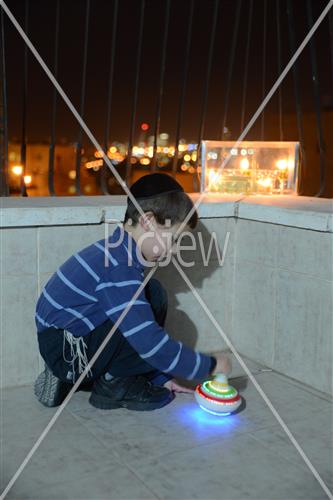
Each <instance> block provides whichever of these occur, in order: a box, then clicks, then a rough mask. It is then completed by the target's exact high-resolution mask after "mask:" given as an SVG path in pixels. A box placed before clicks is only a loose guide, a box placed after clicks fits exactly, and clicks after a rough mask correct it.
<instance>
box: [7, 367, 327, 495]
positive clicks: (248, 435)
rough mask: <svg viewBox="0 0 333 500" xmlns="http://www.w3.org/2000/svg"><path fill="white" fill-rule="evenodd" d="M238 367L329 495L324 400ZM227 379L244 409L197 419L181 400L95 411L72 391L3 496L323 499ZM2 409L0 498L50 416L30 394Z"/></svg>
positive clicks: (264, 417)
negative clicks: (151, 407) (143, 409)
mask: <svg viewBox="0 0 333 500" xmlns="http://www.w3.org/2000/svg"><path fill="white" fill-rule="evenodd" d="M248 366H249V367H250V369H251V371H252V372H253V373H254V374H255V376H256V378H257V380H258V382H259V384H260V385H261V387H262V388H263V390H264V391H265V392H266V394H267V395H268V397H269V398H270V399H271V401H272V403H273V404H274V406H275V408H276V409H277V410H278V412H279V414H280V415H281V417H282V418H283V419H284V421H285V422H286V423H287V425H288V427H289V429H290V430H291V432H292V433H293V435H294V436H295V438H296V439H297V441H298V443H299V444H300V446H301V447H302V448H303V450H304V451H305V453H306V454H307V456H308V458H309V459H310V460H311V462H312V464H313V466H314V467H315V468H316V469H317V471H318V472H319V474H320V475H321V477H322V479H323V480H324V481H325V482H326V484H327V485H328V487H329V488H330V489H331V490H332V489H333V480H332V404H331V402H330V401H329V400H328V398H326V397H325V396H324V395H323V394H317V393H316V392H315V391H313V390H310V389H308V388H307V387H305V386H303V385H301V384H298V383H296V382H294V381H291V380H289V379H287V378H285V377H283V376H281V375H278V374H276V373H273V372H269V371H268V372H266V371H263V372H259V370H260V367H259V365H256V364H255V363H251V362H248ZM232 377H233V378H232V382H231V383H232V385H234V386H235V387H237V388H239V390H240V392H241V394H242V396H243V397H244V398H245V399H246V409H245V410H244V411H243V412H242V413H239V414H237V415H232V416H229V417H225V418H223V417H215V416H213V415H210V414H206V413H204V412H203V411H202V410H201V409H200V408H199V407H198V406H197V404H196V402H195V400H194V398H193V397H192V395H188V394H181V395H178V396H177V397H176V399H175V400H174V401H173V402H172V403H171V404H170V405H168V406H167V407H165V408H163V409H161V410H157V411H154V412H147V413H140V412H129V411H127V410H113V411H109V412H108V411H101V410H96V409H95V408H93V407H91V406H90V405H89V403H88V396H89V394H88V393H85V392H79V393H77V394H75V396H74V397H73V398H72V400H71V401H70V403H69V405H68V406H67V408H66V409H65V410H64V411H63V413H62V414H61V415H60V417H59V418H58V420H57V421H56V423H55V425H54V427H53V428H52V429H51V430H50V432H49V433H48V434H47V436H46V438H45V440H44V441H43V442H42V444H41V445H40V447H39V448H38V450H37V451H36V453H35V454H34V455H33V457H32V459H31V460H30V461H29V463H28V465H27V466H26V468H25V469H24V471H23V472H22V474H21V475H20V476H19V478H18V480H17V482H16V483H15V484H14V486H13V488H12V489H11V491H10V492H9V493H8V496H7V497H6V498H8V499H16V498H19V499H28V498H29V499H34V500H37V499H65V498H66V499H89V500H93V499H133V500H134V499H154V498H158V499H180V500H185V499H192V498H198V499H202V500H208V499H214V500H215V499H226V500H227V499H237V500H241V499H245V498H246V499H249V498H250V499H255V500H268V499H281V500H291V499H296V498H299V499H319V498H321V499H325V498H327V495H326V494H325V493H324V491H323V489H322V488H321V486H320V485H319V483H318V482H317V480H316V479H315V478H314V477H313V475H312V473H311V472H310V470H309V469H308V467H307V466H306V465H305V463H304V461H303V459H302V458H301V457H300V455H299V453H298V452H297V451H296V450H295V448H294V446H293V445H292V444H291V443H290V441H289V439H288V438H287V436H286V434H285V433H284V431H283V430H282V428H281V427H280V425H279V424H278V423H277V421H276V420H275V418H274V417H273V415H272V413H271V411H270V410H269V409H268V407H267V406H266V404H265V403H264V401H263V400H262V398H261V397H260V396H259V394H258V393H257V391H256V389H255V388H254V386H253V385H252V383H251V382H249V381H248V380H247V377H245V376H244V375H243V374H242V370H241V369H240V367H237V363H234V370H233V375H232ZM2 403H3V404H2V408H3V410H2V412H3V418H2V421H3V428H2V437H3V446H2V464H3V476H2V487H1V491H3V489H4V487H5V486H6V485H7V483H8V481H9V479H10V478H11V477H12V476H13V474H14V473H15V471H16V470H17V468H18V467H19V465H20V464H21V463H22V461H23V459H24V458H25V456H26V455H27V453H28V452H29V451H30V449H31V447H32V446H33V444H34V443H35V441H36V440H37V438H38V437H39V435H40V434H41V432H42V431H43V429H44V428H45V426H46V425H47V423H48V422H49V420H50V419H51V417H52V415H53V414H54V413H55V409H47V408H44V407H42V406H41V405H40V404H39V403H38V402H37V401H36V400H35V399H34V397H33V395H32V388H31V387H18V388H14V389H8V390H4V391H3V394H2Z"/></svg>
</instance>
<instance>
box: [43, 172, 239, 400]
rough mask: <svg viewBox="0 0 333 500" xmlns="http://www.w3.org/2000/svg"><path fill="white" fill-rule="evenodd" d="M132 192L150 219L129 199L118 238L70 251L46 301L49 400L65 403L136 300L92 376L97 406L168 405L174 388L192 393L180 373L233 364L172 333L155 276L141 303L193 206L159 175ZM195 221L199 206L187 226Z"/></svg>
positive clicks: (194, 376)
mask: <svg viewBox="0 0 333 500" xmlns="http://www.w3.org/2000/svg"><path fill="white" fill-rule="evenodd" d="M131 193H132V194H133V196H134V197H135V198H136V200H137V202H138V204H139V205H140V207H141V209H142V212H143V215H142V214H140V213H139V212H138V210H137V208H136V207H135V205H134V204H133V203H132V201H131V199H130V198H128V202H127V210H126V214H125V218H124V221H123V223H121V224H118V226H117V227H116V229H115V230H114V232H113V233H112V235H111V236H110V237H109V238H106V239H105V240H100V241H98V242H96V243H94V244H92V245H90V246H88V247H86V248H84V249H82V250H80V251H78V252H77V253H76V254H74V255H73V256H72V257H70V258H69V259H68V260H67V261H66V262H65V263H64V264H63V265H62V266H60V268H59V269H58V270H57V271H56V272H55V274H54V275H53V276H52V277H51V278H50V280H49V281H48V282H47V284H46V286H45V287H44V289H43V291H42V293H41V295H40V297H39V299H38V302H37V307H36V325H37V335H38V344H39V350H40V353H41V356H42V357H43V359H44V361H45V370H44V371H43V373H41V374H40V375H39V377H38V378H37V380H36V382H35V394H36V396H37V398H38V400H39V401H40V402H41V403H42V404H44V405H45V406H57V405H59V404H61V403H62V401H63V400H64V398H65V397H66V395H67V394H68V392H69V391H70V389H71V387H72V386H73V384H74V383H75V382H76V381H77V380H78V378H79V377H80V374H81V373H82V372H83V371H84V370H85V369H86V367H87V366H88V364H89V362H90V360H91V359H92V357H93V356H94V354H95V353H96V352H97V350H98V349H99V347H100V346H101V344H102V342H103V341H104V339H105V338H106V337H107V336H108V334H109V332H110V331H111V329H112V328H113V327H114V325H115V323H116V322H117V320H118V319H119V318H120V316H121V315H122V314H123V313H124V311H125V309H126V308H128V306H129V305H130V308H129V309H128V310H127V311H126V314H125V315H124V317H123V318H122V320H121V322H120V323H119V326H118V327H116V328H114V332H113V334H112V335H111V337H110V339H109V340H108V342H107V344H106V346H105V347H104V349H103V350H102V351H101V352H100V354H99V355H98V357H97V359H96V361H95V362H94V363H93V364H92V365H91V366H90V365H89V370H88V371H87V374H86V376H85V378H84V381H83V383H84V384H87V383H88V384H90V389H91V395H90V399H89V402H90V403H91V404H92V405H93V406H95V407H96V408H100V409H106V410H107V409H114V408H128V409H129V410H154V409H156V408H161V407H162V406H164V405H166V404H168V403H169V402H170V401H171V400H172V399H173V393H174V392H175V391H182V390H184V391H185V390H186V389H185V388H182V387H181V386H179V385H178V384H177V383H176V382H175V381H174V380H173V377H177V376H178V377H181V378H184V379H188V380H202V379H205V378H207V377H209V376H210V375H212V374H215V373H220V372H222V373H228V372H229V371H230V369H231V365H230V361H229V359H228V357H227V356H226V355H225V354H219V355H217V356H209V355H206V354H203V353H200V352H196V351H193V350H192V349H190V348H189V347H187V346H186V345H185V344H183V343H181V342H178V341H175V340H173V339H172V338H171V337H170V336H169V335H168V333H167V332H166V331H165V329H164V324H165V319H166V314H167V294H166V291H165V289H164V288H163V287H162V285H161V284H160V283H159V281H158V280H157V279H155V278H150V280H149V281H148V282H147V283H146V284H145V286H144V287H142V290H141V292H140V293H139V294H138V296H137V297H136V298H135V300H134V301H132V298H133V296H134V295H135V293H136V292H138V288H139V287H140V286H142V284H143V281H144V280H145V276H144V274H145V270H146V268H148V269H149V271H150V270H151V266H152V265H156V264H154V263H156V262H159V261H161V260H164V259H166V258H167V257H168V256H169V255H170V252H173V251H174V249H175V243H176V236H177V235H178V232H179V231H178V230H179V228H180V227H181V226H182V222H183V221H184V220H185V218H186V216H187V215H188V214H189V212H190V210H191V209H192V208H193V203H192V200H191V199H190V197H189V196H188V195H187V194H186V193H185V192H184V190H183V188H182V187H181V186H180V184H178V182H176V181H175V180H174V179H173V178H172V177H170V176H168V175H166V174H160V173H158V174H150V175H146V176H144V177H141V178H140V179H139V180H138V181H137V182H135V183H134V184H133V185H132V187H131ZM196 224H197V213H196V211H194V213H193V214H192V215H191V217H190V218H189V220H188V222H187V225H186V227H185V228H184V229H186V230H190V229H194V228H195V226H196ZM178 236H179V235H178ZM131 301H132V304H130V302H131Z"/></svg>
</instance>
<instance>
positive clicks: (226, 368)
mask: <svg viewBox="0 0 333 500" xmlns="http://www.w3.org/2000/svg"><path fill="white" fill-rule="evenodd" d="M214 358H216V366H215V369H214V371H213V372H212V375H217V374H218V373H224V375H229V373H231V369H232V366H231V360H230V358H229V357H228V356H227V354H226V353H225V352H221V353H218V354H214Z"/></svg>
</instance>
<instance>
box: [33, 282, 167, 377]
mask: <svg viewBox="0 0 333 500" xmlns="http://www.w3.org/2000/svg"><path fill="white" fill-rule="evenodd" d="M145 295H146V298H147V300H148V301H149V302H150V304H151V307H152V310H153V313H154V316H155V319H156V322H157V323H158V324H159V325H160V326H162V327H164V324H165V319H166V315H167V310H168V297H167V293H166V290H165V289H164V288H163V287H162V285H161V283H160V282H159V281H158V280H157V279H156V278H151V279H150V280H149V282H148V283H147V285H146V287H145ZM113 325H114V323H113V322H112V321H111V320H108V321H105V323H103V324H101V325H100V326H98V327H97V328H95V330H92V331H91V332H90V333H89V334H88V335H85V336H84V337H82V338H83V340H84V342H85V343H86V345H87V348H86V354H87V358H88V360H89V361H90V360H91V358H92V357H93V355H94V354H95V352H96V351H97V349H98V347H99V346H100V345H101V343H102V342H103V340H104V339H105V337H106V336H107V335H108V333H109V332H110V330H111V328H112V327H113ZM38 343H39V350H40V353H41V355H42V357H43V359H44V361H45V363H46V364H47V366H48V367H49V369H50V370H51V371H52V372H53V373H54V375H55V376H56V377H58V378H60V379H61V380H63V381H65V382H69V381H70V382H73V381H75V380H77V379H78V377H79V371H78V366H76V365H75V363H74V371H75V377H74V378H73V380H70V377H69V376H68V373H69V371H70V370H72V369H73V366H72V365H69V364H68V362H67V361H66V360H65V359H64V358H66V359H67V360H68V359H69V358H70V346H69V344H68V342H64V335H63V330H60V329H57V328H53V327H51V328H47V329H46V330H43V331H42V332H38ZM63 350H64V352H63ZM64 354H65V356H64ZM106 372H108V373H110V374H111V375H113V376H115V377H128V376H131V375H143V374H145V376H146V377H147V378H148V379H149V380H151V381H152V382H153V383H154V384H163V383H164V382H165V381H167V380H169V379H170V378H172V377H171V376H170V375H167V374H163V373H161V372H159V371H158V370H156V369H154V368H153V367H152V366H151V365H149V363H147V362H146V361H144V360H143V359H142V358H140V356H139V354H138V353H137V352H136V351H135V350H134V349H133V347H132V346H131V345H130V344H129V342H128V341H127V340H126V339H125V337H124V336H123V335H122V334H121V332H120V330H119V329H117V330H116V331H115V332H114V333H113V335H112V337H111V339H110V340H109V342H108V343H107V345H106V346H105V347H104V349H103V351H102V352H101V353H100V355H99V357H98V358H97V360H96V361H95V363H94V365H93V367H92V373H91V374H90V375H89V376H86V377H85V379H84V383H85V382H91V381H93V380H96V379H97V378H99V377H100V376H101V375H103V374H104V373H106Z"/></svg>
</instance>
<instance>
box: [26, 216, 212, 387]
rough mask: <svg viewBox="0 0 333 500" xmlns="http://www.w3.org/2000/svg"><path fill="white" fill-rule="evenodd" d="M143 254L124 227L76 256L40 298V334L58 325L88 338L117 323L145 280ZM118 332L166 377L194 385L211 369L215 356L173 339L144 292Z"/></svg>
mask: <svg viewBox="0 0 333 500" xmlns="http://www.w3.org/2000/svg"><path fill="white" fill-rule="evenodd" d="M122 235H123V237H121V236H122ZM118 241H121V243H120V244H117V242H118ZM140 255H141V254H140V252H139V248H138V247H137V244H136V242H135V240H134V239H133V238H132V237H131V236H130V235H129V233H128V232H127V231H125V230H124V229H123V225H118V226H117V228H116V229H115V231H114V232H113V234H112V235H111V236H110V237H109V238H108V239H107V240H100V241H98V242H96V243H94V244H92V245H90V246H88V247H86V248H84V249H83V250H81V251H80V252H78V253H76V254H75V255H73V256H72V257H70V258H69V259H68V260H67V261H66V262H65V263H64V264H63V265H62V266H61V267H60V268H59V269H58V270H57V271H56V273H54V275H53V276H52V277H51V278H50V280H49V281H48V282H47V284H46V286H45V287H44V289H43V291H42V293H41V295H40V297H39V299H38V302H37V306H36V316H35V318H36V325H37V330H38V331H39V332H40V331H43V330H45V329H46V328H48V327H50V326H54V327H56V328H59V329H65V330H67V331H69V332H71V333H72V334H73V335H75V336H84V335H87V334H88V333H89V332H91V331H92V330H94V329H95V328H96V327H98V326H99V325H101V324H102V323H104V322H105V321H107V320H108V319H110V320H112V321H113V322H114V323H115V322H116V320H117V319H118V318H119V316H120V315H121V313H122V311H123V310H124V309H125V308H126V306H127V305H128V303H129V302H130V300H131V298H132V297H133V295H134V294H135V292H136V290H137V289H138V287H139V286H140V285H141V284H142V282H143V280H144V266H143V264H142V262H141V259H140V258H139V257H140ZM118 328H119V329H120V331H121V333H122V334H123V335H124V337H125V338H126V339H127V340H128V342H129V343H130V344H131V346H132V347H133V348H134V349H135V350H136V351H137V353H138V354H139V355H140V357H141V358H143V359H145V360H146V361H147V362H148V363H149V364H151V365H152V366H153V367H154V368H156V369H158V370H160V371H162V372H164V373H170V374H171V375H174V376H180V377H183V378H186V379H189V380H190V379H201V378H204V377H206V376H207V375H208V374H209V372H210V370H211V366H212V358H211V357H210V356H207V355H205V354H202V353H199V352H196V351H193V350H192V349H190V348H189V347H187V346H186V345H184V344H182V343H181V342H177V341H175V340H173V339H172V338H170V337H169V335H168V334H167V332H166V331H165V330H164V329H163V328H162V327H161V326H160V325H159V324H158V323H157V322H156V321H155V318H154V314H153V311H152V308H151V305H150V303H149V301H148V300H147V298H146V296H145V292H144V289H143V290H142V291H141V293H140V295H139V296H138V297H137V299H136V300H135V301H134V303H133V305H132V306H131V308H130V310H129V311H128V312H127V314H126V316H125V318H124V319H123V320H122V322H121V323H120V325H119V327H118Z"/></svg>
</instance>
